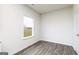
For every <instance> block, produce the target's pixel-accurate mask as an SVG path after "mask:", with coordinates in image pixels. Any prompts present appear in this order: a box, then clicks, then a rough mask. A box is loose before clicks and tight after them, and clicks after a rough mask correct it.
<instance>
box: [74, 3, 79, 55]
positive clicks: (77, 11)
mask: <svg viewBox="0 0 79 59" xmlns="http://www.w3.org/2000/svg"><path fill="white" fill-rule="evenodd" d="M73 16H74V45H73V47H74V49H75V50H76V52H77V53H78V54H79V36H77V34H79V4H75V5H74V6H73Z"/></svg>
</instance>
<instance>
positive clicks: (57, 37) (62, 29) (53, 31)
mask: <svg viewBox="0 0 79 59" xmlns="http://www.w3.org/2000/svg"><path fill="white" fill-rule="evenodd" d="M40 27H41V29H40V31H41V33H40V36H41V39H42V40H47V41H50V42H56V43H61V44H66V45H73V10H72V7H68V8H63V9H60V10H56V11H53V12H50V13H47V14H43V15H42V16H41V25H40Z"/></svg>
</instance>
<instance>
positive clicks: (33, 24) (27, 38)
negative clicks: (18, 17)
mask: <svg viewBox="0 0 79 59" xmlns="http://www.w3.org/2000/svg"><path fill="white" fill-rule="evenodd" d="M25 17H27V16H24V18H25ZM24 18H23V19H24ZM27 18H30V17H27ZM31 19H32V20H33V27H32V35H31V36H27V37H24V38H23V39H28V38H32V37H33V36H34V19H33V18H31ZM23 24H24V23H23ZM23 33H24V32H23ZM23 36H24V35H23Z"/></svg>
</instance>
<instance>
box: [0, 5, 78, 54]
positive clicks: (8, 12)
mask: <svg viewBox="0 0 79 59" xmlns="http://www.w3.org/2000/svg"><path fill="white" fill-rule="evenodd" d="M78 54H79V5H78V4H0V55H78Z"/></svg>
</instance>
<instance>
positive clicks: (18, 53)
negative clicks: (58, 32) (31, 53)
mask: <svg viewBox="0 0 79 59" xmlns="http://www.w3.org/2000/svg"><path fill="white" fill-rule="evenodd" d="M40 41H44V40H39V41H37V42H35V43H34V44H32V45H30V46H28V47H26V48H24V49H22V50H20V51H19V52H17V53H15V54H13V55H20V54H21V53H22V52H24V51H25V50H26V49H28V48H29V47H31V46H33V45H35V44H36V43H38V42H40ZM44 42H50V41H44ZM50 43H52V42H50ZM53 43H55V42H53ZM57 44H60V43H57ZM61 45H65V44H61ZM66 46H69V45H66ZM71 47H73V46H71ZM73 48H74V47H73ZM74 51H75V50H74ZM75 53H76V55H78V53H77V52H76V51H75Z"/></svg>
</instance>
